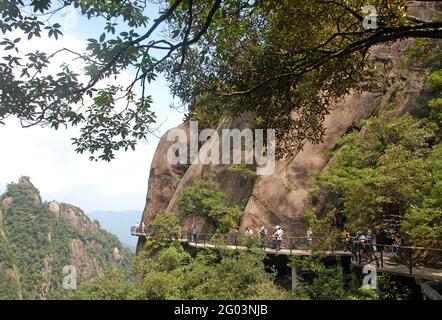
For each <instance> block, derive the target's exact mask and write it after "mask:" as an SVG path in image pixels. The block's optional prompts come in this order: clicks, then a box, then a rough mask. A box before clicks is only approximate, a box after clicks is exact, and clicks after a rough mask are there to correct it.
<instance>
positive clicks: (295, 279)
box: [292, 265, 298, 295]
mask: <svg viewBox="0 0 442 320" xmlns="http://www.w3.org/2000/svg"><path fill="white" fill-rule="evenodd" d="M297 286H298V270H297V267H296V266H295V265H292V294H293V295H294V294H295V290H296V287H297Z"/></svg>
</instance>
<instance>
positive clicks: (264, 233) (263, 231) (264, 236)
mask: <svg viewBox="0 0 442 320" xmlns="http://www.w3.org/2000/svg"><path fill="white" fill-rule="evenodd" d="M259 237H260V238H261V244H262V247H263V248H265V247H266V240H267V229H266V227H264V226H261V229H259Z"/></svg>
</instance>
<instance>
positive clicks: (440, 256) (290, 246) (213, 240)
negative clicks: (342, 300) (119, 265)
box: [131, 227, 442, 280]
mask: <svg viewBox="0 0 442 320" xmlns="http://www.w3.org/2000/svg"><path fill="white" fill-rule="evenodd" d="M151 233H152V229H150V228H145V230H139V229H137V228H136V227H131V234H132V235H133V236H137V237H145V238H149V237H150V236H151ZM168 240H171V241H179V242H181V243H186V244H187V245H188V246H190V247H194V248H209V249H231V250H247V249H250V248H251V247H254V248H258V249H261V250H263V251H265V252H266V253H267V254H269V255H285V256H311V255H314V254H321V255H323V256H334V257H336V258H337V259H339V260H340V259H341V258H344V257H348V258H350V259H351V263H352V264H353V265H355V266H359V267H364V266H366V265H371V266H373V267H375V268H376V270H377V271H378V272H384V273H388V274H392V275H399V276H408V277H413V278H416V279H427V280H442V248H426V247H412V246H394V245H386V244H377V243H376V244H373V243H361V242H357V241H352V240H351V241H343V240H341V239H330V238H326V237H314V238H312V239H311V241H308V240H307V239H306V238H305V237H284V238H283V241H282V243H281V244H278V243H277V242H276V241H275V240H274V239H273V238H272V237H259V236H254V237H253V236H252V237H247V236H238V235H236V234H225V235H219V234H218V235H214V234H198V235H196V236H195V235H191V234H189V233H186V234H180V235H178V236H177V237H172V238H170V239H168ZM324 248H327V249H324Z"/></svg>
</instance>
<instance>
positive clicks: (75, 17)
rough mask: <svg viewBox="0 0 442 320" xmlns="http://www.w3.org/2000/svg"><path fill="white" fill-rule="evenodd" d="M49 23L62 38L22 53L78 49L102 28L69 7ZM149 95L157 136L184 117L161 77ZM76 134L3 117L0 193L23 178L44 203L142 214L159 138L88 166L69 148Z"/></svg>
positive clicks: (125, 76) (123, 80)
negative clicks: (28, 125) (23, 124)
mask: <svg viewBox="0 0 442 320" xmlns="http://www.w3.org/2000/svg"><path fill="white" fill-rule="evenodd" d="M151 6H152V7H150V8H148V14H149V16H152V17H155V16H156V15H157V13H158V7H157V5H154V4H152V5H151ZM54 19H55V20H56V21H54V22H58V21H60V22H61V24H62V26H63V29H62V31H63V34H64V36H63V37H62V38H60V39H59V40H58V41H53V40H49V39H46V38H44V37H43V38H42V39H38V40H31V41H26V42H25V39H22V41H23V43H20V45H21V47H20V48H21V50H23V51H34V50H35V49H40V50H44V51H45V52H49V53H51V52H53V51H56V50H57V49H59V48H60V47H66V48H72V49H75V50H77V51H78V50H79V48H85V47H86V42H87V41H86V39H87V38H91V37H94V38H97V37H98V36H99V35H100V34H101V33H102V30H103V29H102V25H101V24H100V22H90V21H88V20H86V19H85V18H83V17H81V16H80V15H79V14H77V13H76V12H75V10H74V9H69V10H66V11H64V12H62V13H61V14H60V15H59V16H58V17H55V18H54ZM57 19H58V20H57ZM51 22H52V23H54V22H53V21H52V20H51ZM9 38H11V36H9ZM0 54H1V49H0ZM66 59H69V61H71V60H72V57H68V56H59V57H58V58H57V60H56V61H54V63H53V64H51V66H50V68H52V69H50V70H49V72H56V71H57V68H58V66H59V64H60V63H61V62H63V61H66ZM74 66H75V65H74ZM80 67H81V66H78V68H80ZM133 76H134V74H133V73H132V72H131V71H126V72H123V73H122V74H120V75H119V77H118V79H117V80H116V82H115V81H114V82H113V83H114V84H121V85H124V84H128V83H130V81H131V79H133ZM148 94H150V95H151V96H152V99H153V104H152V110H154V111H155V113H156V115H157V122H158V124H161V127H160V128H159V134H162V133H164V132H165V131H166V130H167V129H169V128H171V127H174V126H176V125H178V124H179V123H180V122H181V121H182V119H183V114H182V113H180V112H178V111H176V110H174V109H171V108H170V104H171V103H172V102H173V97H172V96H171V95H170V93H169V89H168V87H167V83H166V81H165V80H164V79H161V78H160V79H159V80H158V81H155V82H154V83H152V84H151V85H150V86H149V87H148ZM77 130H78V129H75V128H68V129H63V128H62V129H59V130H58V131H55V130H53V129H50V128H40V127H33V128H27V129H23V128H21V127H20V125H19V123H18V121H17V120H16V119H8V120H7V122H6V125H0V150H1V151H0V194H1V193H3V192H4V190H5V187H6V185H7V184H8V183H10V182H16V181H18V179H19V177H20V176H22V175H26V176H29V177H31V182H32V183H33V184H34V185H35V186H36V187H37V188H38V189H39V190H40V192H41V195H42V198H43V200H47V201H51V200H57V201H60V202H65V203H70V204H73V205H76V206H78V207H80V208H82V209H83V210H85V211H86V212H90V211H95V210H112V211H126V210H142V209H143V208H144V205H145V199H146V192H147V181H148V176H149V171H150V164H151V161H152V157H153V155H154V152H155V148H156V146H157V143H158V138H157V137H155V136H150V137H149V138H148V140H147V141H141V142H140V143H139V144H138V146H137V148H136V151H128V152H119V153H117V156H116V159H115V160H113V161H111V162H110V163H108V162H102V161H99V162H91V161H89V159H88V158H89V156H88V154H87V153H85V154H82V155H81V154H77V153H75V150H74V147H73V146H72V144H71V141H70V138H72V137H75V136H77V132H78V131H77Z"/></svg>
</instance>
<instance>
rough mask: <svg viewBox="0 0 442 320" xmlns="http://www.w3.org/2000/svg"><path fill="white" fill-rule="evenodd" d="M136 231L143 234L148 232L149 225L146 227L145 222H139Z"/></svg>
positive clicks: (135, 227)
mask: <svg viewBox="0 0 442 320" xmlns="http://www.w3.org/2000/svg"><path fill="white" fill-rule="evenodd" d="M133 228H134V230H133V231H134V232H135V233H141V234H146V233H147V227H146V224H145V223H144V222H143V223H141V224H140V223H137V224H136V225H135V226H134V227H133Z"/></svg>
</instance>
